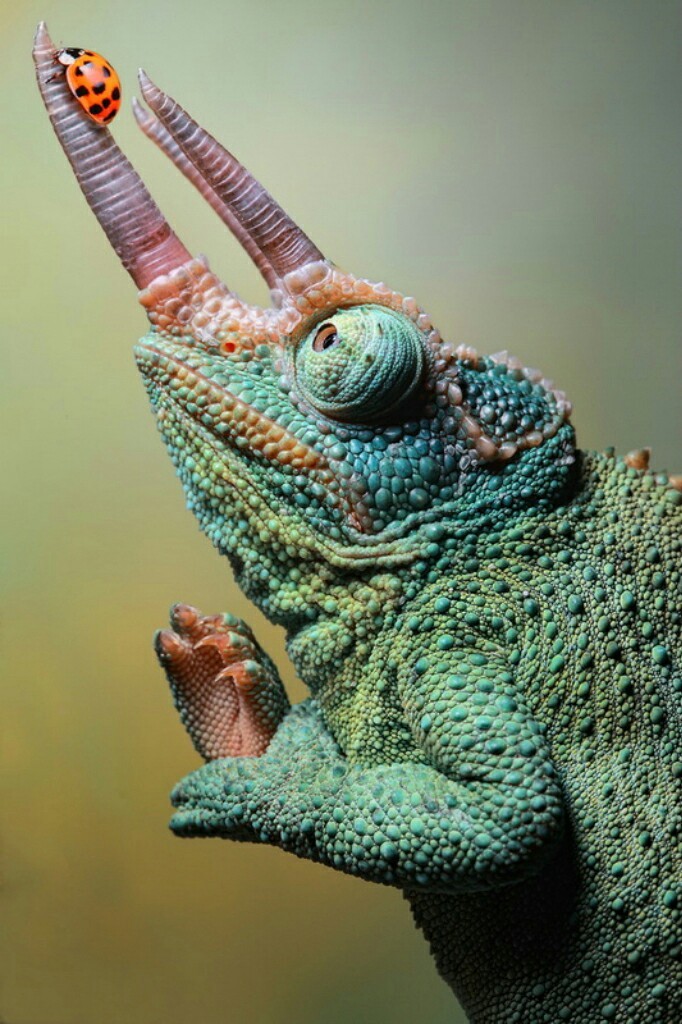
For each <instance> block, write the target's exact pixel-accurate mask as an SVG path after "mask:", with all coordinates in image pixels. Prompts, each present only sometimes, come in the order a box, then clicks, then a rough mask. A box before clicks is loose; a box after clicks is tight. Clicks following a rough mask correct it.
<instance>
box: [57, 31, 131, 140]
mask: <svg viewBox="0 0 682 1024" xmlns="http://www.w3.org/2000/svg"><path fill="white" fill-rule="evenodd" d="M54 59H55V60H56V61H57V63H58V64H62V65H63V66H64V67H65V68H66V84H67V85H68V87H69V89H70V90H71V92H72V93H73V95H74V96H75V97H76V99H77V100H78V102H79V103H80V105H81V107H82V108H83V110H84V111H85V113H86V114H87V115H88V117H91V118H92V120H93V121H96V122H97V124H102V125H104V124H109V122H110V121H113V119H114V118H115V117H116V115H117V113H118V111H119V109H120V106H121V80H120V78H119V77H118V75H117V74H116V72H115V71H114V69H113V68H112V66H111V64H110V63H109V61H108V60H105V59H104V57H102V56H101V55H100V54H99V53H94V52H93V51H92V50H81V49H79V48H78V47H76V46H69V47H66V48H65V49H63V50H57V52H56V53H55V55H54Z"/></svg>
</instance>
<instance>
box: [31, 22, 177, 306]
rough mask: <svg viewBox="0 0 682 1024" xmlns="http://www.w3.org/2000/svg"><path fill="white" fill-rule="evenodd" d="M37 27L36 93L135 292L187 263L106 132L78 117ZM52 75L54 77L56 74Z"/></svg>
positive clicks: (42, 26)
mask: <svg viewBox="0 0 682 1024" xmlns="http://www.w3.org/2000/svg"><path fill="white" fill-rule="evenodd" d="M55 51H56V47H55V46H54V44H53V42H52V40H51V39H50V36H49V34H48V31H47V26H46V25H45V23H44V22H41V23H40V25H39V26H38V29H37V31H36V35H35V40H34V46H33V60H34V63H35V68H36V77H37V79H38V88H39V89H40V92H41V95H42V97H43V102H44V104H45V107H46V108H47V112H48V114H49V115H50V120H51V121H52V127H53V128H54V130H55V132H56V134H57V138H58V139H59V141H60V143H61V145H62V148H63V150H64V152H65V153H66V155H67V157H68V159H69V162H70V163H71V166H72V167H73V169H74V172H75V174H76V178H77V180H78V184H79V185H80V187H81V189H82V190H83V194H84V195H85V198H86V199H87V201H88V204H89V206H90V208H91V210H92V212H93V213H94V214H95V216H96V217H97V220H98V221H99V222H100V224H101V226H102V227H103V229H104V231H105V233H106V235H107V237H108V239H109V241H110V242H111V244H112V246H113V248H114V249H115V251H116V253H117V255H118V257H119V259H120V260H121V262H122V263H123V266H124V267H125V268H126V270H127V271H128V273H129V274H130V275H131V277H132V278H133V280H134V282H135V284H136V285H137V287H138V288H145V287H146V286H147V285H148V284H149V283H150V282H151V281H153V280H154V278H155V277H158V276H159V275H161V274H167V273H168V272H169V271H171V270H173V269H174V268H176V267H179V266H180V265H181V264H183V263H185V262H187V261H188V260H190V259H191V255H190V253H189V252H188V251H187V249H185V247H184V245H183V244H182V242H181V241H180V240H179V239H178V238H177V237H176V235H175V234H174V232H173V231H172V229H171V228H170V226H169V225H168V223H167V222H166V220H165V219H164V217H163V216H162V214H161V212H160V210H159V208H158V207H157V205H156V203H155V202H154V200H153V199H152V197H151V196H150V195H149V192H148V191H147V189H146V188H145V186H144V185H143V183H142V181H141V180H140V178H139V177H138V175H137V173H136V171H135V170H134V169H133V167H132V165H131V164H130V163H129V162H128V160H127V159H126V157H125V156H124V155H123V153H122V152H121V150H120V149H119V148H118V146H117V145H116V143H115V142H114V140H113V138H112V136H111V135H110V134H109V131H108V129H106V128H103V127H100V126H99V125H97V124H95V122H94V121H91V120H90V118H88V117H87V116H86V115H84V114H83V111H82V110H81V108H80V106H79V105H78V103H77V102H76V101H75V100H74V99H73V97H72V96H71V94H70V93H69V90H68V88H67V87H66V84H65V82H64V79H63V76H62V75H61V74H59V72H58V69H57V65H56V63H55V60H54V55H55ZM55 72H57V73H55Z"/></svg>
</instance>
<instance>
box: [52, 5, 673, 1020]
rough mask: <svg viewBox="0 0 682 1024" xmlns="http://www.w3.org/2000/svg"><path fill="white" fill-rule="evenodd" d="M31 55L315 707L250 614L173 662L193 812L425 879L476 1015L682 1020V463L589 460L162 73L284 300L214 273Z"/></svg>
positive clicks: (197, 826)
mask: <svg viewBox="0 0 682 1024" xmlns="http://www.w3.org/2000/svg"><path fill="white" fill-rule="evenodd" d="M54 53H55V47H54V45H53V43H52V41H51V40H50V38H49V36H48V34H47V30H46V28H45V26H44V25H41V26H40V27H39V29H38V33H37V36H36V41H35V48H34V59H35V63H36V69H37V76H38V82H39V86H40V90H41V93H42V96H43V100H44V102H45V105H46V107H47V110H48V113H49V115H50V118H51V120H52V124H53V127H54V129H55V131H56V133H57V135H58V137H59V140H60V142H61V144H62V146H63V147H64V149H65V151H66V154H67V156H68V158H69V160H70V162H71V164H72V166H73V169H74V171H75V173H76V176H77V178H78V181H79V183H80V186H81V188H82V190H83V192H84V194H85V196H86V199H87V201H88V203H89V204H90V206H91V207H92V209H93V211H94V213H95V215H96V216H97V218H98V220H99V222H100V224H101V225H102V227H103V228H104V230H105V232H106V233H107V235H108V237H109V240H110V242H111V244H112V246H113V248H114V249H115V251H116V253H117V255H118V256H119V258H120V259H121V260H122V262H123V265H124V266H125V267H126V269H127V270H128V271H129V272H130V274H131V276H132V278H133V280H134V282H135V284H136V285H137V287H138V289H140V296H139V297H140V301H141V303H142V305H143V306H144V308H145V310H146V311H147V315H148V317H149V321H150V328H149V332H148V333H147V334H146V336H145V337H144V338H143V339H142V341H140V342H139V344H138V345H137V347H136V349H135V354H136V359H137V362H138V365H139V368H140V371H141V373H142V377H143V380H144V383H145V387H146V389H147V392H148V394H149V398H150V400H151V404H152V408H153V410H154V413H155V416H156V420H157V423H158V427H159V429H160V432H161V434H162V437H163V439H164V441H165V443H166V445H167V448H168V450H169V452H170V455H171V458H172V460H173V462H174V464H175V466H176V470H177V474H178V476H179V477H180V480H181V482H182V485H183V487H184V489H185V492H186V496H187V501H188V504H189V507H190V509H191V510H192V511H193V512H194V514H195V515H196V516H197V518H198V520H199V523H200V525H201V528H202V529H203V530H204V532H205V533H206V534H207V535H208V536H209V538H210V539H211V541H212V543H213V544H214V545H215V547H217V548H218V550H219V551H220V552H221V553H223V554H225V555H226V556H227V558H228V560H229V562H230V565H231V567H232V570H233V572H234V574H235V577H236V579H237V581H238V582H239V584H240V586H241V587H242V588H243V590H244V591H245V593H246V594H247V595H248V596H249V597H250V598H251V599H252V600H253V601H254V602H255V603H256V604H257V605H258V607H259V608H261V609H262V610H263V612H264V613H265V614H266V615H267V616H268V618H269V619H270V620H272V621H273V622H275V623H278V624H280V625H282V626H284V627H285V629H286V632H287V637H288V650H289V653H290V655H291V658H292V659H293V662H294V664H295V666H296V669H297V671H298V672H299V674H300V676H301V678H302V679H303V681H304V682H305V683H306V685H307V686H308V688H309V689H310V692H311V695H312V696H311V698H310V699H308V700H306V701H304V702H303V703H302V704H299V705H297V706H295V707H291V706H290V704H289V701H288V699H287V696H286V694H285V691H284V689H283V686H282V684H281V682H280V680H279V677H278V674H277V670H276V668H275V666H274V665H273V663H272V662H271V661H270V659H269V658H268V657H267V655H266V654H265V653H264V652H263V651H262V650H261V648H260V647H259V645H258V643H257V642H256V640H255V639H254V637H253V636H252V634H251V632H250V630H249V628H248V627H247V626H246V625H245V624H244V623H243V622H241V621H240V620H237V619H235V618H233V617H232V616H230V615H210V616H203V615H201V614H200V613H199V612H198V611H196V610H195V609H193V608H191V607H189V606H187V605H176V606H175V607H174V609H173V610H172V614H171V629H170V630H163V631H161V632H159V633H158V635H157V638H156V649H157V653H158V656H159V659H160V661H161V664H162V665H163V667H164V669H165V671H166V673H167V675H168V678H169V680H170V684H171V687H172V690H173V695H174V699H175V703H176V705H177V707H178V709H179V712H180V715H181V718H182V720H183V722H184V724H185V726H186V727H187V730H188V732H189V734H190V736H191V738H192V741H193V743H194V745H195V747H196V749H197V750H198V751H199V753H200V754H201V755H203V757H204V759H205V760H206V764H205V765H204V766H203V767H201V768H200V769H199V770H197V771H195V772H193V773H192V774H191V775H189V776H188V777H187V778H185V779H184V780H183V781H182V782H180V783H179V784H178V786H177V787H176V789H175V791H174V793H173V802H174V804H175V806H176V808H177V810H176V813H175V816H174V818H173V820H172V828H173V830H174V831H175V832H176V833H177V834H178V835H180V836H220V837H223V838H229V839H235V840H240V841H248V842H261V843H270V844H272V845H275V846H280V847H281V848H282V849H284V850H288V851H290V852H292V853H295V854H296V855H297V856H299V857H307V858H309V859H310V860H314V861H320V862H322V863H324V864H328V865H330V866H331V867H334V868H337V869H338V870H340V871H345V872H348V873H350V874H353V875H357V876H359V877H361V878H364V879H367V880H368V881H373V882H380V883H383V884H387V885H392V886H395V887H397V888H399V889H401V890H403V892H404V894H405V896H406V897H407V899H408V900H409V902H410V904H411V907H412V911H413V914H414V918H415V920H416V922H417V924H418V926H419V927H420V928H421V929H422V931H423V932H424V935H425V936H426V938H427V940H428V941H429V943H430V945H431V948H432V951H433V954H434V957H435V960H436V964H437V967H438V970H439V971H440V973H441V974H442V976H443V978H445V980H446V981H447V982H448V983H449V984H450V985H451V986H452V988H453V989H454V991H455V992H456V994H457V996H458V997H459V999H460V1000H461V1002H462V1004H463V1005H464V1007H465V1009H466V1011H467V1013H468V1015H469V1018H470V1020H471V1021H472V1024H474V1022H477V1024H492V1022H505V1024H508V1022H541V1021H544V1022H557V1021H572V1022H576V1024H595V1022H598V1021H616V1022H622V1024H625V1022H628V1024H649V1022H651V1024H653V1022H659V1024H671V1022H674V1021H679V1020H680V1019H682V971H681V968H680V957H681V953H682V931H681V928H680V912H681V909H682V892H681V889H682V878H681V875H680V842H681V839H680V835H681V833H680V829H681V826H682V805H681V803H680V789H681V786H682V781H681V780H682V665H681V664H680V650H681V629H682V600H681V583H680V549H681V546H682V545H681V532H680V523H681V520H682V508H681V506H682V492H681V490H680V480H679V478H671V477H668V476H667V475H666V474H657V473H654V472H651V471H650V470H649V469H648V456H647V453H646V452H640V453H633V454H632V455H630V456H628V457H626V458H625V459H623V458H617V457H615V455H614V454H613V453H612V452H610V451H607V452H606V453H604V454H595V453H590V452H583V451H580V450H578V449H577V448H576V444H575V436H574V431H573V427H572V426H571V424H570V421H569V414H570V405H569V403H568V401H567V400H566V398H565V397H564V395H563V394H562V393H561V392H560V391H557V390H556V389H554V387H553V386H552V384H551V383H550V382H549V381H547V380H546V379H544V378H543V377H542V376H541V374H539V373H538V372H537V371H533V370H528V369H524V368H523V366H522V365H521V364H520V363H519V362H518V361H517V360H515V359H513V358H511V357H509V356H508V355H507V354H506V353H501V354H498V355H495V356H481V355H478V354H477V353H476V352H475V351H474V350H473V349H471V348H468V347H459V348H458V347H456V346H455V345H453V344H451V343H450V342H448V341H446V340H444V339H443V338H441V336H440V334H439V333H438V331H437V330H436V329H435V328H434V326H433V325H432V323H431V320H430V318H429V316H428V315H427V314H426V313H425V312H424V311H423V310H422V309H421V308H420V307H419V306H418V305H417V304H416V302H415V301H414V299H412V298H408V297H404V296H402V295H400V294H398V293H397V292H395V291H393V290H391V289H390V288H388V287H386V286H385V285H383V284H372V283H370V282H368V281H365V280H362V279H359V278H356V277H353V276H351V275H350V274H347V273H344V272H342V271H341V270H339V269H338V268H337V267H335V266H334V264H333V263H331V262H330V261H329V260H327V259H325V258H324V257H323V255H322V253H321V252H320V251H319V250H318V249H317V248H316V247H315V245H313V243H312V242H311V241H310V240H309V239H308V238H307V237H306V235H305V234H304V233H303V232H302V231H301V230H300V229H299V228H298V227H296V225H295V224H294V223H293V222H292V221H291V220H290V219H289V218H288V217H287V216H286V214H285V213H284V212H283V210H282V209H281V208H280V207H279V206H278V205H277V204H276V203H275V202H274V200H273V199H272V197H271V196H270V195H269V194H268V193H267V192H266V191H265V190H264V189H263V188H262V187H261V186H260V185H259V184H258V182H256V181H255V180H254V179H253V177H252V176H251V175H250V174H249V173H248V172H247V171H246V169H245V168H244V167H243V166H242V165H241V164H239V163H238V162H237V161H236V160H235V158H234V157H233V156H232V155H231V154H230V153H228V152H227V151H226V150H225V149H223V148H222V147H221V146H220V145H219V144H218V143H217V142H216V141H215V139H213V138H212V137H211V136H210V135H208V134H207V133H206V132H205V131H203V130H202V129H201V128H200V127H199V126H198V125H197V124H196V123H195V122H194V121H193V120H192V119H191V118H190V117H189V115H188V114H187V113H186V112H185V111H184V110H183V109H182V108H181V107H180V106H178V104H176V103H175V102H174V101H173V100H172V99H170V98H169V97H168V96H166V95H165V94H164V93H162V92H161V91H159V90H158V89H157V88H156V87H155V86H154V85H153V84H152V83H151V82H150V81H149V79H148V78H147V77H146V76H144V74H141V88H142V95H143V97H144V99H145V101H146V103H147V106H148V108H149V111H147V110H146V109H144V108H143V107H142V106H141V105H139V104H138V105H137V106H136V116H137V119H138V121H139V123H140V125H141V127H142V128H143V130H144V131H145V133H146V134H147V135H148V136H150V137H151V138H152V139H153V140H154V141H155V142H156V143H157V144H158V145H159V146H160V147H161V148H162V149H163V150H165V152H166V153H167V154H168V155H169V156H170V157H171V159H172V160H173V162H174V163H175V164H176V165H177V166H178V167H179V169H180V170H181V171H182V172H183V173H184V174H185V175H186V176H187V177H188V178H189V179H190V181H191V182H192V183H193V184H194V185H195V186H197V187H198V188H199V190H200V191H201V192H202V193H203V195H204V196H205V198H206V199H207V200H208V202H209V203H210V204H211V205H212V206H213V208H214V209H215V210H216V211H217V212H218V214H219V215H220V216H221V217H222V218H223V220H224V221H225V223H226V224H227V226H228V227H229V228H230V229H231V230H232V231H233V232H234V234H235V235H236V236H237V238H238V239H239V240H240V241H241V243H242V245H243V247H244V249H245V250H246V252H247V253H248V254H249V256H251V258H252V259H253V260H254V261H255V263H256V264H257V266H258V267H259V269H260V271H261V273H262V275H263V277H264V278H265V280H266V282H267V284H268V285H269V287H270V290H271V295H272V307H271V308H269V309H257V308H254V307H252V306H249V305H247V304H246V303H244V302H242V301H241V300H240V299H238V298H237V297H236V296H235V295H233V294H232V293H231V292H230V291H229V290H228V288H227V287H226V286H225V285H224V284H222V283H221V282H220V281H219V280H218V279H217V278H216V277H215V276H214V275H213V274H212V272H211V271H210V269H209V267H208V265H207V263H206V261H205V260H204V259H203V258H202V257H197V258H193V257H192V256H191V255H190V253H189V252H188V251H187V249H185V247H184V246H183V244H182V243H181V242H180V241H179V239H178V238H177V237H176V235H175V234H174V233H173V231H172V230H171V228H170V227H169V225H168V224H167V222H166V221H165V219H164V218H163V217H162V215H161V213H160V212H159V210H158V208H157V207H156V206H155V204H154V202H153V200H152V199H151V197H150V195H149V193H148V192H147V190H146V189H145V187H144V185H143V183H142V182H141V180H140V179H139V178H138V176H137V174H136V173H135V171H134V170H133V168H132V167H131V165H130V164H129V163H128V161H127V160H126V158H125V157H124V155H123V154H122V153H121V151H120V150H119V149H118V147H117V146H116V144H115V142H114V140H113V138H112V136H111V135H110V133H109V131H108V130H107V129H106V128H101V127H99V126H98V125H96V124H95V123H93V122H92V121H91V120H90V119H88V118H87V117H86V116H85V114H84V113H83V111H82V110H81V108H80V106H79V105H78V103H77V102H76V101H75V100H74V98H73V97H72V96H71V95H70V93H69V91H68V89H67V88H66V86H65V83H64V81H63V78H60V76H58V75H57V76H55V74H54V68H55V65H54Z"/></svg>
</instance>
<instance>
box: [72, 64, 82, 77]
mask: <svg viewBox="0 0 682 1024" xmlns="http://www.w3.org/2000/svg"><path fill="white" fill-rule="evenodd" d="M73 73H74V75H77V76H78V78H80V77H81V75H82V74H83V68H81V67H77V68H75V69H74V72H73Z"/></svg>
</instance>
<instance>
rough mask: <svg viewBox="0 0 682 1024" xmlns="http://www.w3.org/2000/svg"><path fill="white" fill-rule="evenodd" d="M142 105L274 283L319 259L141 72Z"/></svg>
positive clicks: (257, 187)
mask: <svg viewBox="0 0 682 1024" xmlns="http://www.w3.org/2000/svg"><path fill="white" fill-rule="evenodd" d="M140 88H141V89H142V95H143V96H144V98H145V100H146V101H147V103H148V104H149V106H150V107H151V109H152V110H153V111H154V113H155V114H156V115H157V117H158V118H159V120H160V121H161V122H162V124H163V125H164V127H165V128H167V129H168V131H169V132H170V134H171V135H172V136H173V138H174V139H175V141H176V142H177V143H178V144H179V145H180V147H181V148H182V150H183V151H184V153H185V155H186V156H187V157H188V159H189V160H190V161H191V162H192V163H193V164H194V166H195V167H196V169H197V171H198V172H199V173H200V175H201V177H202V178H204V180H205V181H206V182H207V183H208V184H209V185H210V187H211V189H212V190H213V191H214V192H215V193H216V195H217V196H218V198H219V199H220V201H221V202H222V203H224V204H225V206H227V207H229V209H230V210H232V212H233V214H234V216H235V217H236V218H237V220H238V221H239V223H240V224H241V226H242V228H243V229H244V231H245V232H246V234H247V235H248V236H249V238H251V239H252V241H253V242H254V244H255V245H256V246H257V247H258V249H259V250H260V251H261V252H262V253H263V255H264V256H265V258H266V259H267V260H268V262H269V263H270V265H271V266H272V268H273V269H274V271H275V273H276V274H277V277H278V278H280V279H281V278H283V277H284V276H285V275H286V274H288V273H289V272H290V271H292V270H297V269H298V268H299V267H302V266H305V264H307V263H313V262H317V261H318V260H323V259H324V256H323V255H322V253H321V252H320V250H319V249H318V248H317V246H315V245H313V243H312V242H311V241H310V239H309V238H308V236H307V235H305V234H304V233H303V231H301V229H300V228H299V227H297V226H296V224H294V222H293V221H292V220H291V219H290V218H289V217H287V215H286V213H285V212H284V210H283V209H282V208H281V206H279V205H278V204H277V203H276V202H275V200H274V199H273V198H272V196H271V195H270V194H269V192H266V191H265V189H264V188H263V186H262V185H261V184H260V183H259V182H258V181H256V179H255V178H254V177H253V176H252V175H251V174H250V173H249V171H247V170H246V168H245V167H244V166H243V165H242V164H240V163H239V161H238V160H237V159H236V158H235V157H233V156H232V154H231V153H229V152H228V151H227V150H226V149H224V148H223V147H222V146H221V145H220V144H219V143H218V142H216V140H215V139H214V138H213V136H212V135H209V133H208V132H206V131H204V129H203V128H201V127H200V126H199V125H198V124H197V123H196V121H193V120H192V118H191V117H190V116H189V114H188V113H187V112H186V111H185V110H183V108H182V107H181V106H180V105H179V104H178V103H176V102H175V100H173V99H171V97H170V96H167V95H166V94H165V93H163V92H161V90H160V89H158V88H157V87H156V86H155V85H154V84H153V82H151V81H150V80H149V78H148V77H147V75H146V74H145V73H144V71H140Z"/></svg>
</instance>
